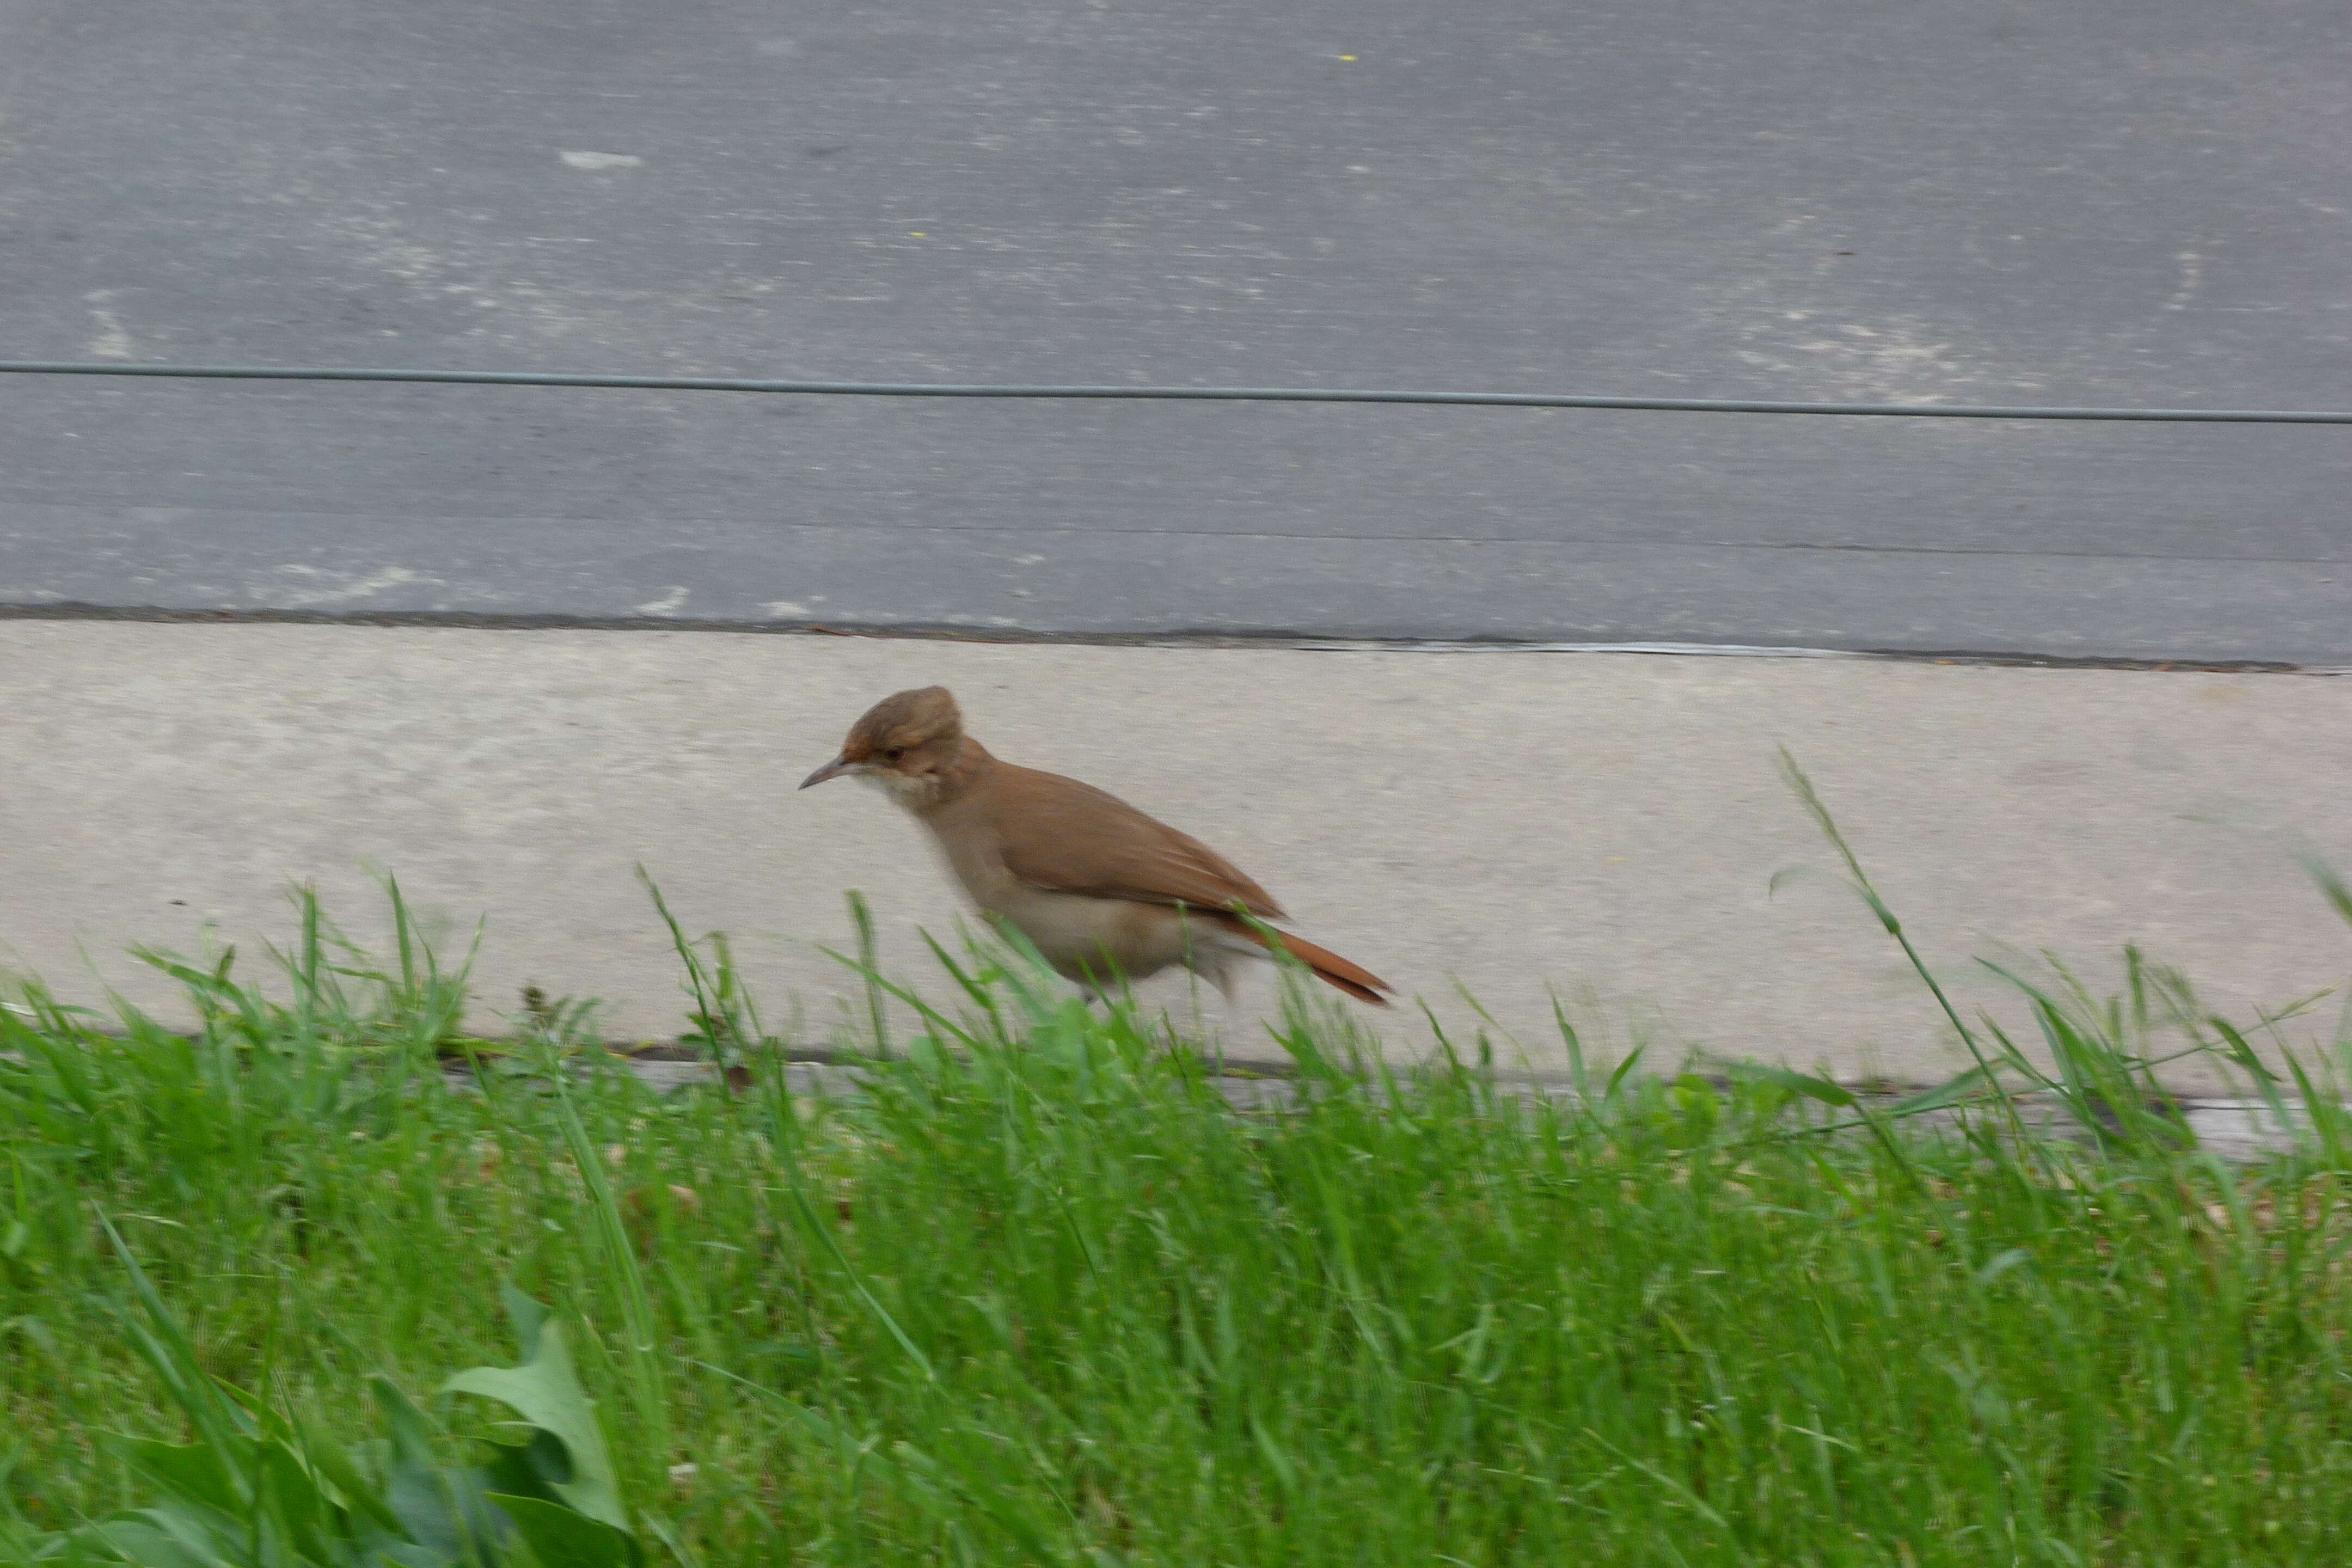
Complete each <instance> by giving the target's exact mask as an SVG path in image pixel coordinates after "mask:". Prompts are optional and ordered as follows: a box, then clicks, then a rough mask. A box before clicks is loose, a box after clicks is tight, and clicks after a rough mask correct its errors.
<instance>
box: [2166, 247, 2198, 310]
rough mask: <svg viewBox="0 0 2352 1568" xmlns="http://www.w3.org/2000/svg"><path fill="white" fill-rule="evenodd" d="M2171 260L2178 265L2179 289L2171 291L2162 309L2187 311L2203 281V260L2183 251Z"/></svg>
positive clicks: (2188, 251) (2194, 254)
mask: <svg viewBox="0 0 2352 1568" xmlns="http://www.w3.org/2000/svg"><path fill="white" fill-rule="evenodd" d="M2173 260H2175V261H2177V262H2179V264H2180V287H2179V288H2178V289H2174V290H2173V291H2172V298H2171V299H2169V300H2166V301H2165V302H2164V308H2165V309H2166V310H2187V309H2189V300H2192V299H2194V298H2196V296H2197V290H2198V289H2199V288H2200V286H2201V285H2202V284H2203V283H2204V281H2205V258H2203V257H2201V256H2200V255H2198V254H2197V253H2196V252H2195V251H2193V250H2184V251H2182V252H2181V253H2180V254H2179V255H2178V256H2176V257H2174V258H2173Z"/></svg>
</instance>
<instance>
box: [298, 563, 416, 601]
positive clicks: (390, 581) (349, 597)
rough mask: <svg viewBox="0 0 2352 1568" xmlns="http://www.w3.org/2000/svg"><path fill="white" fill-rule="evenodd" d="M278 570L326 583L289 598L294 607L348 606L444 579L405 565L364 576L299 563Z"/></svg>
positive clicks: (299, 591) (301, 591)
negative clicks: (387, 591) (393, 590)
mask: <svg viewBox="0 0 2352 1568" xmlns="http://www.w3.org/2000/svg"><path fill="white" fill-rule="evenodd" d="M278 572H279V573H280V574H282V575H284V576H288V577H308V578H315V579H318V580H320V583H321V584H322V585H321V586H320V587H318V588H315V589H309V590H303V589H298V590H296V591H295V592H293V593H291V594H289V595H286V603H287V604H288V605H294V606H300V605H347V604H350V603H351V602H352V601H353V600H354V599H372V598H373V597H375V596H376V595H378V594H381V593H383V591H384V590H385V589H386V588H397V587H400V586H401V585H403V584H408V583H438V582H439V581H440V580H441V579H439V578H438V577H420V576H418V575H417V574H415V573H414V572H411V571H410V570H409V569H408V568H407V567H405V566H387V567H385V568H383V570H382V571H380V572H373V573H370V574H368V575H366V576H364V577H361V576H356V575H354V574H352V573H349V572H327V571H322V570H320V568H319V567H316V566H305V565H302V564H301V563H299V562H297V563H290V564H288V565H285V566H280V567H279V568H278ZM336 578H341V582H340V583H334V584H333V585H332V586H327V585H324V584H328V583H330V582H331V581H332V580H333V579H336Z"/></svg>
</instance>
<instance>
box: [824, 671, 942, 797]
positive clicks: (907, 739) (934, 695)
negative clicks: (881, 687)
mask: <svg viewBox="0 0 2352 1568" xmlns="http://www.w3.org/2000/svg"><path fill="white" fill-rule="evenodd" d="M962 754H963V715H962V714H961V712H959V711H957V710H956V704H955V699H954V698H953V697H950V695H948V689H947V688H946V687H944V686H926V687H922V688H920V689H917V690H914V691H901V692H898V693H896V694H894V695H892V696H889V697H885V698H884V699H883V700H881V701H879V702H877V703H876V704H875V705H874V706H873V707H871V708H869V709H867V710H866V716H865V717H864V718H862V719H860V720H858V721H857V722H856V723H855V724H852V725H851V726H850V727H849V739H848V740H846V741H844V742H842V744H841V755H839V756H837V757H835V758H834V759H833V761H831V762H829V763H825V764H824V766H823V767H821V768H819V769H817V771H816V772H814V773H811V774H809V776H808V777H807V778H806V779H804V780H803V781H802V782H801V788H803V789H807V788H808V787H809V786H810V785H812V784H823V783H824V781H825V780H827V779H836V778H840V777H842V776H843V775H845V774H846V775H847V776H849V777H851V778H857V779H864V780H865V781H866V783H868V784H874V785H876V786H877V787H878V788H880V789H881V790H882V791H883V792H884V793H885V794H887V795H889V796H890V798H891V799H893V800H895V801H897V802H898V804H899V805H906V806H921V805H929V804H931V803H932V802H933V801H935V800H937V799H938V798H939V795H940V790H941V789H942V788H944V787H945V785H946V783H947V775H948V773H949V771H950V769H951V768H953V767H954V765H955V764H956V763H957V762H958V760H959V759H960V758H961V756H962Z"/></svg>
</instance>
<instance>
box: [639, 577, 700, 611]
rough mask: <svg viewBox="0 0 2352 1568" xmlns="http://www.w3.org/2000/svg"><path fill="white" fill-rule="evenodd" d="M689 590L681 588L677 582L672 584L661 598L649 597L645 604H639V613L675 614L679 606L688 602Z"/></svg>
mask: <svg viewBox="0 0 2352 1568" xmlns="http://www.w3.org/2000/svg"><path fill="white" fill-rule="evenodd" d="M687 594H688V590H687V589H684V588H681V587H679V586H677V584H670V587H669V591H668V592H667V593H665V594H664V595H662V596H661V597H660V598H658V599H648V600H646V602H645V603H644V604H642V605H638V606H637V614H639V615H641V616H674V615H676V614H677V612H678V608H679V606H680V605H684V604H685V603H686V595H687Z"/></svg>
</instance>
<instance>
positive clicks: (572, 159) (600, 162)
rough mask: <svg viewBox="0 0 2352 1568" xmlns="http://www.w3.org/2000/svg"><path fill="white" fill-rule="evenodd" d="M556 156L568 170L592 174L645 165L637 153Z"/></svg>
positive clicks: (560, 154)
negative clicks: (578, 170)
mask: <svg viewBox="0 0 2352 1568" xmlns="http://www.w3.org/2000/svg"><path fill="white" fill-rule="evenodd" d="M556 156H557V157H559V158H561V159H562V160H563V163H564V166H565V167H566V168H571V169H585V170H587V171H588V172H589V173H591V174H594V173H596V172H598V171H600V170H604V169H635V168H637V167H640V166H641V165H643V164H644V163H645V160H644V159H643V158H640V157H638V156H637V155H636V154H635V153H571V152H563V153H557V154H556Z"/></svg>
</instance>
